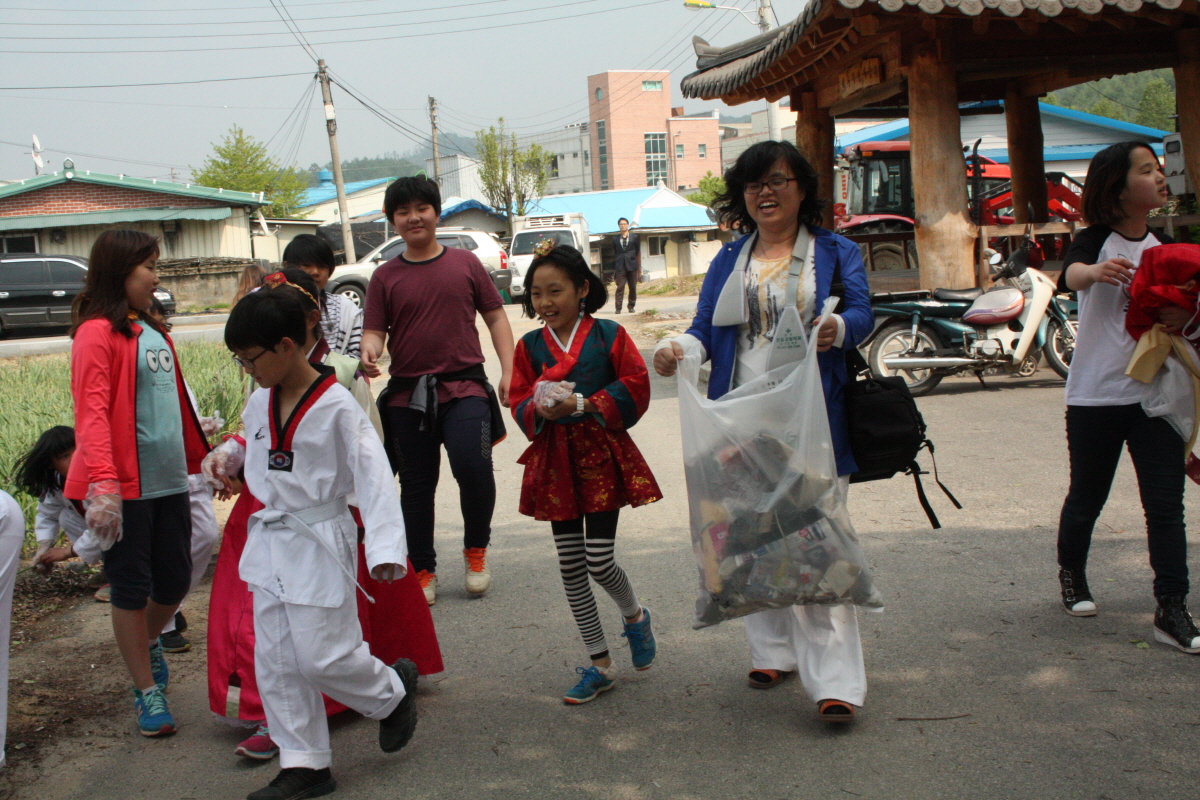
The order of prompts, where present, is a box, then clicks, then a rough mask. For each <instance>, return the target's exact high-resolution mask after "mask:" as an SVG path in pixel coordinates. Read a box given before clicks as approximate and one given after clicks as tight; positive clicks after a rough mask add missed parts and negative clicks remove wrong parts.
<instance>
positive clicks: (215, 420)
mask: <svg viewBox="0 0 1200 800" xmlns="http://www.w3.org/2000/svg"><path fill="white" fill-rule="evenodd" d="M224 427H225V420H224V419H223V418H222V417H221V415H220V414H213V415H212V416H211V417H201V418H200V430H202V431H204V435H205V436H208V437H209V438H211V437H213V436H215V435H216V434H217V433H218V432H219V431H220V430H221V428H224Z"/></svg>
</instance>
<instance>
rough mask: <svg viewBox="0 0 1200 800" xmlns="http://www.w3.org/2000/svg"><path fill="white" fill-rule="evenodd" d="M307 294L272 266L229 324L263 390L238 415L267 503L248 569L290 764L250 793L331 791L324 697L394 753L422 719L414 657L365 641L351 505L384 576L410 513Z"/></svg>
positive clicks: (247, 556) (264, 665)
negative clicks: (329, 353)
mask: <svg viewBox="0 0 1200 800" xmlns="http://www.w3.org/2000/svg"><path fill="white" fill-rule="evenodd" d="M272 279H274V280H272ZM303 291H304V290H303V289H300V288H299V287H297V286H295V285H293V284H290V283H287V282H286V279H285V278H283V276H282V275H272V276H269V277H268V279H267V285H266V286H264V288H262V289H260V290H259V291H257V292H254V293H253V294H249V295H247V296H246V297H244V298H242V300H241V301H239V302H238V304H237V306H236V307H234V309H233V311H232V312H231V313H230V315H229V321H228V323H227V325H226V327H225V344H226V346H227V347H229V349H230V350H232V351H233V357H234V359H235V360H236V361H237V363H238V364H239V365H240V366H241V367H242V368H243V369H244V370H246V371H247V372H248V373H249V374H250V375H251V376H252V377H253V378H254V380H255V382H257V383H258V385H259V386H261V387H262V388H261V389H259V390H257V391H256V392H254V394H253V395H251V397H250V400H249V402H248V403H247V404H246V410H245V411H244V412H243V417H242V418H243V423H244V425H245V437H246V462H245V468H244V472H245V480H246V485H247V487H248V488H249V489H250V491H251V492H253V494H254V496H255V497H257V498H258V499H259V500H261V501H262V502H263V504H264V505H265V506H266V508H264V509H263V510H261V511H259V512H257V513H256V514H255V515H254V517H253V518H252V519H251V521H250V532H249V537H248V539H247V541H246V547H245V551H244V552H243V554H242V560H241V563H240V566H239V572H240V574H241V577H242V579H243V580H244V581H246V583H248V584H249V585H250V588H251V590H252V591H253V593H254V631H255V636H256V643H255V649H254V662H255V672H256V674H257V677H258V685H259V691H260V694H261V696H262V701H263V707H264V710H265V711H266V715H267V722H268V723H269V725H270V730H271V736H272V738H274V740H275V742H276V743H277V744H278V745H279V748H280V754H279V761H280V767H281V768H282V769H281V771H280V773H279V775H278V776H277V777H276V778H275V779H274V780H273V781H272V782H271V784H270V785H269V786H267V787H265V788H263V789H260V790H258V791H256V792H253V793H252V794H250V795H249V798H248V800H287V798H300V797H317V796H320V795H324V794H328V793H329V792H332V791H333V790H334V789H335V788H336V786H337V784H336V782H335V781H334V779H333V777H332V776H331V775H330V771H329V766H330V763H331V750H330V744H329V726H328V724H327V722H326V717H325V706H324V703H323V701H322V699H321V694H322V693H324V694H326V695H328V696H329V697H331V698H333V699H334V700H337V701H338V702H340V703H342V704H343V705H345V706H348V707H349V708H353V709H354V710H356V711H358V712H360V713H361V714H363V715H364V716H367V717H370V718H371V719H375V720H379V723H380V728H379V744H380V747H382V748H383V750H384V751H385V752H394V751H396V750H399V749H400V748H401V747H403V746H404V745H405V744H406V743H407V742H408V740H409V739H410V738H411V737H412V733H413V729H414V728H415V727H416V722H417V715H416V697H415V695H414V694H413V692H414V690H415V689H416V683H417V668H416V666H415V665H414V664H413V663H412V662H411V661H409V660H407V659H400V660H399V661H397V662H396V663H395V664H393V665H392V666H391V667H389V666H387V665H386V664H384V663H383V662H382V661H380V660H379V659H377V658H375V657H374V656H372V655H371V654H370V651H369V649H368V647H367V645H366V644H365V643H364V642H363V638H362V629H361V627H360V626H359V623H358V614H357V600H356V597H355V592H356V591H361V587H358V585H357V583H356V581H355V578H354V576H355V573H356V563H355V554H356V548H357V535H358V533H357V526H356V525H355V522H354V518H353V517H352V516H351V514H350V511H349V510H348V508H347V503H348V502H350V503H355V504H356V505H357V506H358V508H359V510H360V512H361V514H362V519H363V527H364V528H365V539H364V545H365V549H366V556H367V566H368V567H369V569H370V572H371V576H372V577H374V578H375V579H376V580H379V581H387V582H390V581H392V580H394V579H397V578H401V577H403V575H404V571H405V567H404V564H405V563H406V559H407V545H406V543H405V536H404V522H403V519H404V516H403V514H402V513H401V510H400V502H399V498H398V497H397V493H396V489H395V483H394V482H393V479H392V471H391V467H390V466H389V464H388V460H387V456H386V455H385V453H384V450H383V446H382V444H381V443H380V441H379V435H378V434H377V433H376V432H375V429H374V428H373V427H372V425H371V423H370V421H369V420H368V418H367V415H366V414H365V413H363V410H362V408H361V407H360V406H359V404H358V401H356V400H355V399H354V397H353V396H352V395H351V394H350V393H349V392H348V391H346V390H345V389H344V388H343V387H342V386H341V385H339V384H338V382H337V378H336V376H335V375H334V372H333V369H332V368H328V367H314V366H313V365H311V364H310V363H309V362H308V359H307V357H306V353H305V352H304V340H305V334H306V325H307V318H306V316H305V314H304V310H303V307H302V305H301V302H300V296H299V294H298V293H300V292H303ZM364 594H366V593H365V592H364ZM371 602H374V601H373V600H372V601H371Z"/></svg>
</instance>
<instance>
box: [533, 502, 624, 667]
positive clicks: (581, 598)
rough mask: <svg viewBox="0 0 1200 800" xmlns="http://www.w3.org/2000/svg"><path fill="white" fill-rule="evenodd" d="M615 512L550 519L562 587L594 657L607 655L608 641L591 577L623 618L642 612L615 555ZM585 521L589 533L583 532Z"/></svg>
mask: <svg viewBox="0 0 1200 800" xmlns="http://www.w3.org/2000/svg"><path fill="white" fill-rule="evenodd" d="M620 513H621V512H620V509H617V510H615V511H598V512H596V513H595V514H584V515H583V518H582V519H568V520H563V521H561V522H551V523H550V530H551V531H553V532H554V546H555V547H556V548H557V549H558V569H559V571H560V572H561V573H562V582H563V588H564V589H565V590H566V592H567V603H568V604H569V605H570V606H571V614H572V615H573V616H574V617H575V624H576V625H578V626H579V634H580V635H581V636H582V637H583V645H584V647H586V648H587V651H588V655H589V656H591V657H592V658H593V659H597V658H604V657H605V656H607V655H608V644H607V643H606V642H605V641H604V627H603V626H602V625H601V624H600V614H599V613H598V612H597V611H596V598H595V596H594V595H593V594H592V585H591V584H590V583H588V576H589V575H590V576H591V578H592V580H594V581H595V582H596V583H598V584H600V585H601V586H603V587H604V591H606V592H608V594H609V596H610V597H612V599H613V600H614V601H615V602H616V604H617V607H618V608H620V609H621V615H622V616H624V617H633V616H636V615H637V614H638V613H639V612H640V611H641V608H642V607H641V605H640V604H639V603H638V600H637V595H635V594H634V592H633V587H632V586H630V585H629V579H628V578H627V577H625V572H624V570H622V569H621V568H620V567H618V566H617V562H616V560H615V559H614V558H613V546H614V544H615V540H616V536H617V516H618V515H619V514H620ZM585 523H586V527H587V532H586V533H584V526H585Z"/></svg>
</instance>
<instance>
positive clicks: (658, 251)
mask: <svg viewBox="0 0 1200 800" xmlns="http://www.w3.org/2000/svg"><path fill="white" fill-rule="evenodd" d="M646 253H647V255H652V256H662V255H666V253H667V237H666V236H647V237H646Z"/></svg>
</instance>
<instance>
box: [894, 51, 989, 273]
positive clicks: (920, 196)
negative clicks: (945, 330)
mask: <svg viewBox="0 0 1200 800" xmlns="http://www.w3.org/2000/svg"><path fill="white" fill-rule="evenodd" d="M908 109H909V111H908V119H909V128H910V134H909V139H910V142H911V160H912V177H913V200H914V201H915V205H916V227H915V231H914V232H915V233H916V239H917V257H918V260H919V262H920V268H921V287H922V288H924V289H934V288H938V287H945V288H949V289H966V288H969V287H972V286H974V285H975V256H974V244H975V232H976V231H975V226H974V225H973V224H972V223H971V220H970V218H969V216H968V212H967V171H966V169H964V168H963V167H962V166H961V165H962V163H963V154H962V143H961V142H960V140H959V137H960V136H961V134H960V132H959V116H958V89H957V83H956V74H955V63H954V58H953V57H952V56H951V55H950V54H949V53H939V52H938V47H937V43H936V42H935V43H931V44H929V45H926V46H923V47H920V48H918V49H917V50H916V51H915V52H914V54H913V59H912V63H911V64H910V65H909V67H908Z"/></svg>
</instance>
